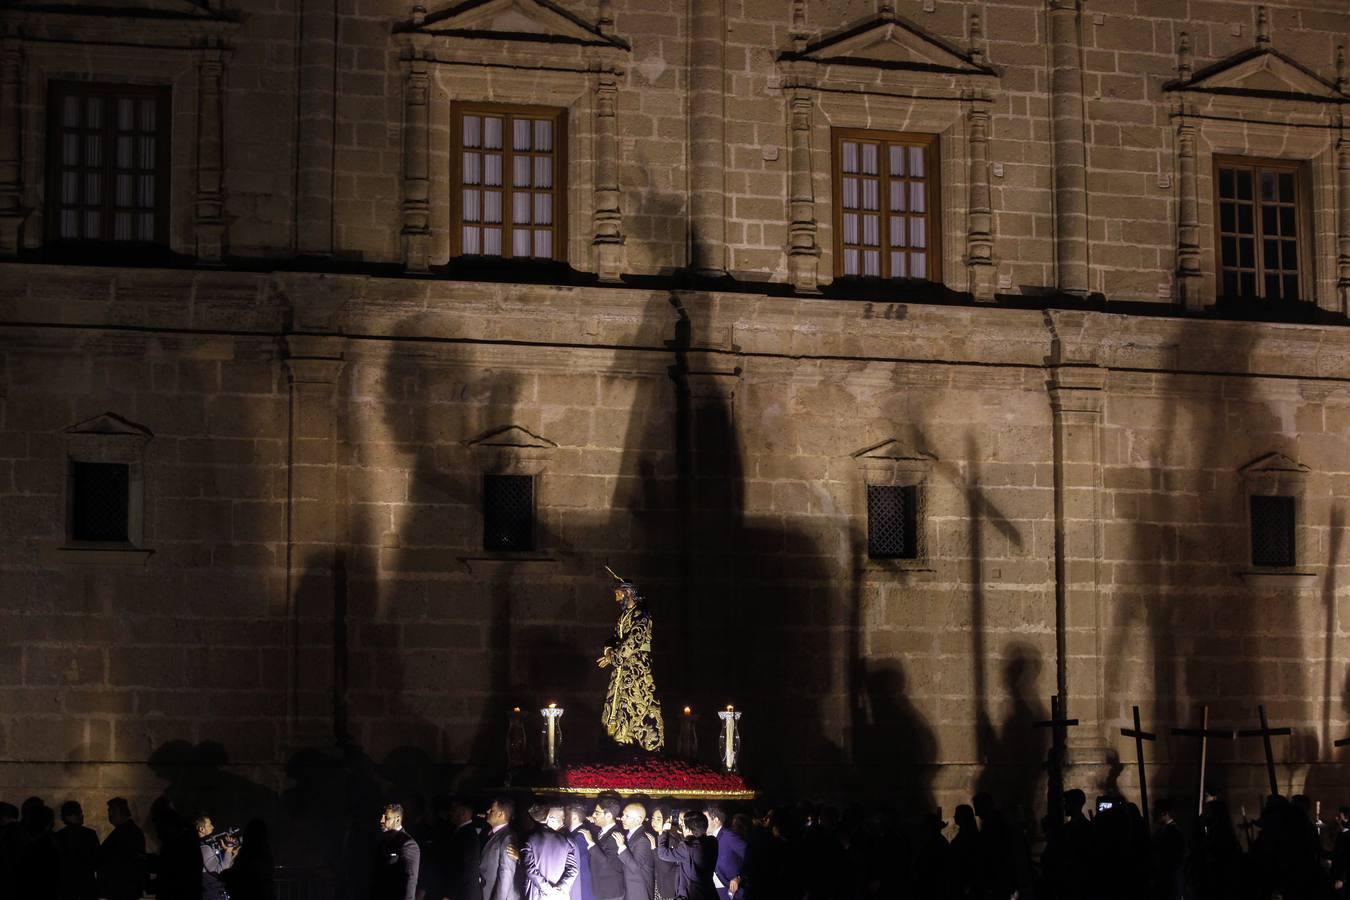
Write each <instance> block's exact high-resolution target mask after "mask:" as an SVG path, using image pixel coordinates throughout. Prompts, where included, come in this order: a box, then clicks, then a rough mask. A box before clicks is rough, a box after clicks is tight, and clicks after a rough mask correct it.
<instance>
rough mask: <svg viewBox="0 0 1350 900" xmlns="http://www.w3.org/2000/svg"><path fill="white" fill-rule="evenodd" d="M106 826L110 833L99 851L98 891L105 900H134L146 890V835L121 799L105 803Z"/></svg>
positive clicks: (127, 804)
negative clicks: (110, 830)
mask: <svg viewBox="0 0 1350 900" xmlns="http://www.w3.org/2000/svg"><path fill="white" fill-rule="evenodd" d="M108 823H109V824H110V825H112V827H113V830H112V833H111V834H109V835H108V836H107V837H106V838H104V839H103V844H102V846H100V847H99V848H98V884H99V891H101V895H102V896H104V897H107V898H108V900H135V898H139V897H140V896H141V893H142V890H143V888H144V887H145V834H144V833H143V832H142V831H141V829H140V826H139V825H137V824H136V823H135V822H133V821H131V805H130V804H129V803H127V801H126V800H124V799H123V798H121V797H114V798H112V799H111V800H109V801H108Z"/></svg>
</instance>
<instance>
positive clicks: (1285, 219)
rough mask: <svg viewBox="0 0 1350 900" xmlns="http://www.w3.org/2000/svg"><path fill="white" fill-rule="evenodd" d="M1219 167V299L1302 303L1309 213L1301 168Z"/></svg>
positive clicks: (1252, 163) (1229, 162) (1237, 163)
mask: <svg viewBox="0 0 1350 900" xmlns="http://www.w3.org/2000/svg"><path fill="white" fill-rule="evenodd" d="M1215 168H1216V169H1217V181H1218V212H1219V220H1218V230H1219V276H1220V278H1219V294H1220V296H1222V297H1227V298H1234V299H1236V298H1242V299H1251V298H1263V299H1266V300H1298V299H1300V297H1302V296H1303V292H1304V285H1303V281H1302V277H1301V273H1302V271H1303V269H1304V267H1303V265H1302V263H1301V259H1302V257H1301V248H1300V244H1301V243H1302V234H1301V232H1302V231H1303V224H1304V216H1305V210H1304V209H1302V201H1301V197H1302V196H1303V191H1302V190H1301V177H1300V176H1301V172H1300V169H1299V166H1298V164H1296V163H1287V162H1280V161H1278V160H1269V161H1267V160H1261V161H1256V160H1242V159H1221V160H1220V161H1218V162H1217V163H1216V166H1215Z"/></svg>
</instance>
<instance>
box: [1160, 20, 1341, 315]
mask: <svg viewBox="0 0 1350 900" xmlns="http://www.w3.org/2000/svg"><path fill="white" fill-rule="evenodd" d="M1343 65H1344V56H1343V53H1342V52H1341V51H1340V50H1339V48H1338V51H1337V71H1338V73H1341V72H1343ZM1176 73H1177V77H1176V78H1175V79H1174V80H1172V81H1171V82H1168V83H1167V84H1166V85H1164V86H1163V91H1164V93H1165V94H1166V95H1168V96H1169V97H1170V101H1171V115H1172V120H1173V123H1174V127H1175V128H1176V136H1177V139H1176V141H1175V145H1174V153H1175V156H1176V158H1175V163H1174V167H1175V171H1176V173H1177V188H1176V189H1177V201H1178V205H1177V209H1178V215H1177V236H1176V279H1177V285H1178V288H1179V292H1178V293H1179V298H1178V299H1179V300H1180V302H1181V303H1182V304H1183V305H1184V306H1185V308H1186V309H1187V310H1188V311H1199V310H1201V309H1203V308H1204V307H1205V306H1207V305H1208V304H1210V303H1212V302H1214V299H1215V297H1216V295H1217V293H1218V283H1217V278H1216V273H1217V271H1218V268H1219V266H1218V259H1219V251H1218V248H1217V247H1215V246H1214V238H1213V232H1214V227H1213V220H1212V213H1211V212H1210V210H1212V209H1213V207H1214V205H1215V204H1214V203H1213V202H1212V200H1213V191H1214V186H1213V185H1212V184H1211V182H1212V179H1211V178H1210V177H1209V176H1208V172H1207V168H1208V164H1209V162H1210V160H1211V159H1212V158H1213V156H1214V155H1216V154H1231V155H1236V156H1269V157H1281V158H1284V159H1290V160H1297V161H1303V162H1306V163H1307V164H1308V165H1309V167H1310V168H1311V170H1312V172H1311V174H1312V180H1313V182H1314V190H1313V196H1312V197H1311V198H1309V199H1310V203H1311V206H1312V210H1311V212H1312V215H1313V217H1314V221H1315V222H1316V223H1317V224H1315V225H1314V227H1313V229H1312V233H1311V235H1310V236H1309V237H1308V239H1309V240H1310V241H1311V242H1313V246H1312V247H1311V248H1310V249H1311V250H1312V251H1313V252H1312V253H1311V254H1310V255H1311V256H1312V257H1313V258H1315V259H1316V260H1318V261H1319V264H1316V265H1313V266H1312V267H1311V268H1312V270H1313V271H1312V272H1310V273H1308V278H1309V294H1310V296H1309V297H1307V298H1306V299H1311V300H1316V301H1317V304H1318V305H1319V306H1321V307H1322V308H1324V309H1329V310H1332V311H1335V312H1340V313H1346V312H1348V311H1350V147H1347V146H1346V139H1345V136H1344V110H1345V107H1346V104H1347V103H1350V93H1347V91H1346V84H1345V81H1344V79H1343V77H1342V75H1340V74H1338V76H1337V80H1336V81H1335V82H1332V81H1327V80H1326V79H1324V78H1322V77H1321V76H1320V75H1318V74H1317V73H1315V72H1313V71H1312V70H1311V69H1309V68H1308V67H1307V66H1305V65H1303V64H1302V63H1300V62H1299V61H1297V60H1295V59H1293V58H1292V57H1290V56H1288V55H1286V54H1285V53H1283V52H1281V51H1280V50H1277V49H1276V48H1275V47H1274V46H1273V45H1272V43H1271V36H1270V27H1269V19H1268V17H1267V16H1266V14H1265V12H1264V8H1261V9H1259V10H1258V14H1257V28H1256V39H1255V42H1254V44H1253V46H1251V47H1248V48H1247V49H1245V50H1241V51H1239V52H1237V53H1234V54H1232V55H1230V56H1228V57H1225V58H1223V59H1220V60H1218V61H1216V62H1214V63H1212V64H1210V65H1208V66H1204V67H1202V68H1200V69H1198V70H1197V69H1195V68H1194V66H1193V63H1192V59H1191V40H1190V36H1189V35H1188V34H1186V33H1185V32H1182V33H1181V34H1180V35H1179V36H1178V41H1177V62H1176ZM1319 182H1322V183H1323V185H1324V186H1325V188H1326V189H1325V190H1323V189H1319V188H1318V183H1319ZM1206 188H1207V189H1208V193H1209V196H1206V194H1205V192H1204V189H1206ZM1323 201H1325V202H1323ZM1324 206H1325V207H1334V208H1322V207H1324ZM1323 217H1325V218H1323ZM1322 222H1325V223H1326V224H1325V225H1323V224H1321V223H1322ZM1205 258H1207V259H1209V260H1211V261H1213V265H1206V264H1205V263H1204V259H1205ZM1330 258H1334V259H1335V260H1336V264H1335V265H1334V266H1330V267H1328V266H1325V265H1321V264H1320V261H1321V260H1324V259H1330ZM1328 268H1330V269H1331V271H1330V272H1327V271H1326V270H1327V269H1328ZM1313 277H1316V278H1317V279H1318V281H1317V282H1316V283H1313V282H1312V281H1311V279H1312V278H1313Z"/></svg>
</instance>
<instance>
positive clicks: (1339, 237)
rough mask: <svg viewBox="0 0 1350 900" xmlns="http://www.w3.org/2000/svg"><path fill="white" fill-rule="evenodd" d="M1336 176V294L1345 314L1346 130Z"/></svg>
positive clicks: (1348, 239)
mask: <svg viewBox="0 0 1350 900" xmlns="http://www.w3.org/2000/svg"><path fill="white" fill-rule="evenodd" d="M1336 177H1337V179H1338V180H1337V182H1336V205H1337V206H1338V207H1340V209H1339V210H1338V211H1337V212H1338V219H1337V228H1336V296H1337V299H1338V301H1339V304H1340V308H1339V309H1338V310H1337V312H1339V313H1341V314H1342V315H1344V314H1346V313H1347V312H1350V138H1346V136H1345V134H1344V132H1342V134H1341V137H1340V140H1338V141H1336Z"/></svg>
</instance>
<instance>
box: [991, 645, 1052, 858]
mask: <svg viewBox="0 0 1350 900" xmlns="http://www.w3.org/2000/svg"><path fill="white" fill-rule="evenodd" d="M1043 669H1044V659H1043V657H1042V655H1041V652H1040V651H1039V650H1037V649H1036V648H1035V647H1034V646H1032V645H1031V644H1027V643H1023V642H1020V641H1013V642H1011V643H1009V644H1008V645H1007V646H1006V647H1005V648H1004V651H1003V664H1002V668H1001V671H1000V687H1001V689H1002V694H1003V696H1004V697H1006V698H1007V710H1008V711H1007V715H1006V716H1005V717H1004V719H1003V723H1002V726H1001V727H1000V728H999V729H998V730H995V729H994V727H993V724H992V723H991V722H990V721H989V718H988V715H987V713H984V712H983V711H984V710H985V709H986V706H985V699H984V698H983V697H982V698H981V699H980V701H979V705H980V709H981V711H982V715H981V718H980V721H979V722H978V723H977V729H978V731H977V746H978V748H979V753H980V759H981V760H983V762H984V767H983V768H982V769H981V771H980V775H979V777H978V779H977V780H976V783H975V792H976V793H989V794H991V795H993V796H994V797H997V798H998V799H999V801H1000V804H1001V805H1002V807H1003V808H1004V809H1005V810H1007V811H1008V816H1009V818H1010V819H1011V818H1012V817H1013V816H1016V820H1015V821H1016V823H1017V825H1018V826H1019V827H1021V828H1022V829H1023V833H1025V834H1027V835H1031V834H1034V833H1035V831H1036V828H1035V826H1036V821H1037V816H1036V810H1037V809H1038V808H1039V807H1040V797H1041V796H1042V794H1041V791H1040V787H1041V782H1042V779H1043V778H1044V774H1043V768H1042V767H1041V765H1040V762H1041V761H1042V760H1044V759H1045V758H1046V752H1047V751H1048V750H1049V747H1050V737H1049V735H1048V734H1047V732H1046V729H1044V728H1037V727H1035V723H1036V722H1040V721H1044V720H1045V719H1046V718H1048V717H1047V715H1046V712H1045V706H1044V705H1043V704H1042V702H1041V700H1040V697H1039V696H1038V694H1037V693H1036V686H1037V685H1038V684H1039V683H1040V678H1041V672H1042V670H1043Z"/></svg>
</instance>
